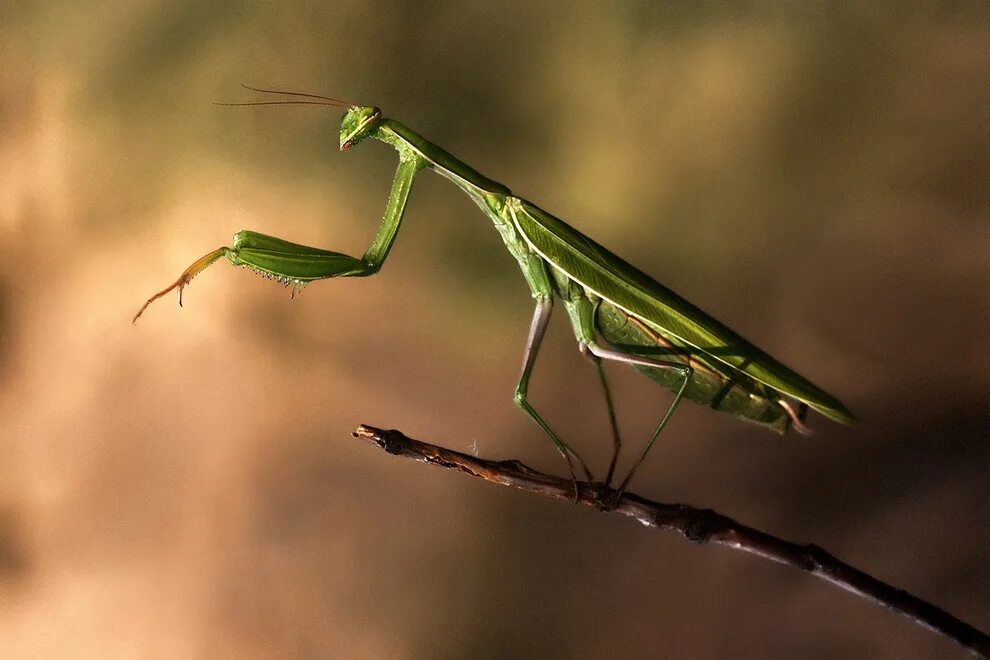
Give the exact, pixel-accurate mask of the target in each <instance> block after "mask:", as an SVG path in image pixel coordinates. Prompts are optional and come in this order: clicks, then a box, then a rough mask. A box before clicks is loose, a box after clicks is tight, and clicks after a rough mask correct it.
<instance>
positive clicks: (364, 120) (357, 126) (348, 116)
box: [340, 105, 382, 151]
mask: <svg viewBox="0 0 990 660" xmlns="http://www.w3.org/2000/svg"><path fill="white" fill-rule="evenodd" d="M381 118H382V111H381V110H379V109H378V108H376V107H374V106H371V105H367V106H352V107H351V108H349V109H348V110H347V112H345V113H344V118H343V119H341V120H340V150H341V151H347V150H348V149H350V148H351V147H353V146H354V145H355V144H357V143H358V142H360V141H361V140H363V139H364V138H366V137H368V135H369V134H370V133H371V132H372V131H374V130H375V128H377V127H378V122H379V121H381Z"/></svg>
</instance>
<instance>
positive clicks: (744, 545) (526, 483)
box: [354, 425, 990, 657]
mask: <svg viewBox="0 0 990 660" xmlns="http://www.w3.org/2000/svg"><path fill="white" fill-rule="evenodd" d="M354 436H355V437H357V438H361V439H363V440H366V441H368V442H373V443H375V444H376V445H378V446H379V447H380V448H381V449H384V450H385V451H386V452H387V453H389V454H394V455H396V456H404V457H406V458H412V459H415V460H417V461H422V462H424V463H430V464H431V465H438V466H440V467H445V468H451V469H455V470H460V471H461V472H464V473H466V474H469V475H471V476H473V477H480V478H481V479H484V480H485V481H490V482H493V483H496V484H499V485H501V486H509V487H511V488H518V489H519V490H524V491H527V492H530V493H536V494H538V495H543V496H544V497H551V498H554V499H558V500H568V501H572V502H573V501H574V486H573V484H572V483H571V481H570V480H568V479H561V478H559V477H555V476H551V475H548V474H544V473H543V472H539V471H537V470H534V469H532V468H530V467H528V466H526V465H524V464H523V463H520V462H519V461H515V460H508V461H490V460H484V459H480V458H475V457H474V456H469V455H468V454H462V453H461V452H458V451H454V450H452V449H446V448H444V447H438V446H437V445H432V444H429V443H426V442H420V441H419V440H413V439H412V438H408V437H406V436H405V435H404V434H403V433H402V432H400V431H394V430H391V431H386V430H383V429H378V428H375V427H372V426H366V425H361V426H359V427H358V428H357V429H356V430H355V431H354ZM577 485H578V499H577V501H578V502H579V503H580V504H584V505H586V506H591V507H595V508H597V509H599V510H601V511H609V512H611V513H617V514H619V515H623V516H629V517H632V518H635V519H636V520H638V521H639V522H641V523H642V524H644V525H647V526H649V527H654V528H656V529H666V530H671V531H676V532H679V533H680V534H681V535H683V536H684V537H685V538H687V539H688V540H691V541H694V542H695V543H714V544H716V545H724V546H728V547H730V548H732V549H734V550H741V551H742V552H748V553H750V554H754V555H757V556H759V557H763V558H764V559H769V560H771V561H775V562H778V563H781V564H786V565H788V566H793V567H794V568H799V569H801V570H803V571H807V572H808V573H811V574H812V575H814V576H815V577H817V578H820V579H822V580H825V581H826V582H829V583H831V584H833V585H835V586H837V587H841V588H842V589H845V590H846V591H851V592H852V593H854V594H857V595H859V596H862V597H863V598H866V599H868V600H871V601H873V602H874V603H877V604H879V605H883V606H884V607H887V608H889V609H891V610H893V611H894V612H897V613H898V614H901V615H903V616H905V617H907V618H908V619H910V620H912V621H913V622H914V623H916V624H918V625H920V626H923V627H925V628H928V629H929V630H933V631H935V632H937V633H940V634H942V635H945V636H946V637H948V638H949V639H951V640H953V641H954V642H956V643H957V644H959V645H960V646H962V647H963V648H965V649H967V650H969V651H971V652H972V653H973V654H975V655H979V656H982V657H990V636H988V635H987V634H986V633H984V632H981V631H980V630H977V629H976V628H974V627H973V626H971V625H969V624H968V623H965V622H964V621H961V620H959V619H957V618H956V617H954V616H952V615H951V614H949V613H948V612H946V611H945V610H943V609H941V608H939V607H936V606H935V605H932V604H931V603H929V602H926V601H924V600H922V599H920V598H918V597H917V596H914V595H912V594H909V593H908V592H906V591H904V590H902V589H897V588H895V587H892V586H891V585H889V584H887V583H885V582H881V581H880V580H878V579H876V578H875V577H873V576H871V575H868V574H867V573H864V572H863V571H860V570H858V569H856V568H853V567H852V566H850V565H849V564H846V563H845V562H842V561H840V560H838V559H836V558H835V557H834V556H832V555H831V554H829V553H828V552H826V551H825V550H823V549H822V548H820V547H818V546H817V545H811V544H809V545H801V544H798V543H792V542H790V541H785V540H783V539H781V538H778V537H776V536H773V535H771V534H767V533H766V532H762V531H760V530H758V529H754V528H752V527H749V526H747V525H743V524H742V523H739V522H736V521H735V520H733V519H732V518H729V517H728V516H724V515H722V514H721V513H718V512H716V511H712V510H711V509H698V508H695V507H692V506H687V505H685V504H664V503H660V502H653V501H651V500H648V499H646V498H643V497H640V496H638V495H634V494H633V493H624V494H623V495H622V499H621V500H620V501H619V502H618V503H617V504H616V503H615V502H614V499H615V494H616V493H615V491H614V490H612V489H611V488H606V487H605V486H603V485H602V484H593V483H587V482H578V484H577Z"/></svg>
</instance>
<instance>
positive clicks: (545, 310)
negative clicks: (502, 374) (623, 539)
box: [514, 297, 593, 499]
mask: <svg viewBox="0 0 990 660" xmlns="http://www.w3.org/2000/svg"><path fill="white" fill-rule="evenodd" d="M552 311H553V298H551V297H546V298H537V301H536V309H535V310H534V311H533V321H532V323H530V327H529V337H528V338H527V339H526V352H525V354H524V355H523V367H522V374H520V376H519V382H518V383H517V384H516V391H515V397H514V400H515V402H516V405H517V406H519V407H520V408H521V409H522V411H523V412H524V413H526V415H527V416H529V418H530V419H532V420H533V421H534V422H536V423H537V425H538V426H539V427H540V428H541V429H543V432H544V433H546V434H547V435H548V436H550V439H551V440H553V443H554V445H556V447H557V451H559V452H560V454H561V456H563V457H564V460H565V461H567V468H568V470H570V473H571V481H572V482H574V495H575V499H576V498H577V496H578V489H577V477H576V476H575V474H574V461H577V464H578V466H579V467H580V468H581V471H582V472H583V473H584V476H585V478H586V479H587V480H588V481H592V480H593V479H592V476H591V472H590V471H589V470H588V466H587V465H585V462H584V461H583V460H581V457H580V456H578V454H577V452H575V451H574V450H573V449H571V448H570V447H569V446H567V443H565V442H564V441H563V440H561V439H560V437H559V436H558V435H557V434H556V433H554V431H553V429H551V428H550V426H549V425H548V424H547V423H546V422H545V421H543V418H542V417H540V414H539V413H538V412H536V410H535V409H534V408H533V406H531V405H530V403H529V400H528V391H529V377H530V375H532V373H533V367H534V366H535V365H536V356H537V355H538V354H539V352H540V345H541V344H542V343H543V337H544V335H546V330H547V323H548V322H549V321H550V313H551V312H552Z"/></svg>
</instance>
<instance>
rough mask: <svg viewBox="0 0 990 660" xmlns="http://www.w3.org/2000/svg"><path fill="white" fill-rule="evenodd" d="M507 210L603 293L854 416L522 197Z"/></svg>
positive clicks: (771, 380)
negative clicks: (516, 204)
mask: <svg viewBox="0 0 990 660" xmlns="http://www.w3.org/2000/svg"><path fill="white" fill-rule="evenodd" d="M512 211H513V214H514V216H515V221H516V224H517V226H518V228H519V231H520V232H521V233H522V235H523V236H524V237H525V239H526V241H527V242H528V243H529V244H530V245H531V246H532V247H533V249H535V250H536V251H537V252H539V253H540V254H541V255H542V256H543V257H544V258H545V259H546V260H547V261H548V262H550V263H551V264H552V265H553V266H555V267H557V268H559V269H560V270H562V271H564V272H565V273H567V275H568V276H570V277H571V278H572V279H574V280H575V281H577V282H580V283H581V284H582V285H584V286H585V287H587V288H588V289H590V290H591V291H594V292H595V293H596V294H598V295H599V296H601V297H602V298H605V299H606V300H609V301H611V302H612V303H614V304H615V305H618V306H619V307H621V308H622V309H625V310H626V311H627V312H629V313H631V314H633V315H635V316H637V317H639V318H641V319H642V320H643V321H645V322H646V323H648V324H650V325H654V326H656V327H657V329H658V330H661V331H663V332H664V333H667V334H671V335H674V336H676V337H677V338H679V339H680V340H682V341H684V342H686V343H688V344H690V345H692V346H694V347H696V348H698V349H700V350H702V351H704V352H705V353H708V354H709V355H711V356H712V357H713V358H715V359H717V360H719V361H720V362H722V363H724V364H726V365H728V366H730V367H733V368H734V369H738V370H740V371H742V372H744V373H746V374H748V375H750V376H752V377H753V378H755V379H756V380H758V381H760V382H761V383H763V384H765V385H767V386H769V387H772V388H774V389H776V390H778V391H779V392H781V393H782V394H786V395H787V396H791V397H793V398H795V399H797V400H799V401H803V402H804V403H807V404H808V405H809V406H811V407H812V408H814V409H815V410H817V411H818V412H820V413H821V414H823V415H825V416H826V417H829V418H831V419H834V420H835V421H837V422H843V423H846V424H848V423H850V422H852V421H853V420H854V418H853V416H852V413H850V412H849V411H848V410H847V409H846V407H845V406H844V405H842V402H840V401H839V400H838V399H836V398H835V397H833V396H832V395H830V394H829V393H828V392H825V391H824V390H822V389H821V388H819V387H817V386H816V385H814V384H813V383H811V382H810V381H808V380H807V379H806V378H804V377H802V376H800V375H799V374H797V373H795V372H794V371H792V370H791V369H789V368H788V367H786V366H784V365H783V364H781V363H780V362H778V361H777V360H775V359H774V358H772V357H770V356H769V355H768V354H766V353H764V352H763V351H761V350H760V349H759V348H757V347H756V346H754V345H753V344H751V343H750V342H748V341H746V340H745V339H743V338H742V337H740V336H739V335H738V334H736V333H735V332H733V331H732V330H730V329H729V328H727V327H726V326H725V325H723V324H722V323H721V322H719V321H717V320H715V319H714V318H712V317H711V316H709V315H708V314H706V313H705V312H703V311H701V310H700V309H698V308H697V307H695V306H694V305H692V304H691V303H689V302H688V301H686V300H684V299H683V298H681V297H680V296H679V295H677V294H676V293H674V292H673V291H671V290H670V289H668V288H667V287H665V286H663V285H662V284H660V283H659V282H657V281H656V280H654V279H653V278H651V277H650V276H649V275H646V274H645V273H643V272H642V271H640V270H638V269H636V268H635V267H634V266H631V265H630V264H628V263H626V262H625V261H623V260H622V259H620V258H619V257H617V256H615V255H614V254H612V253H611V252H609V251H608V250H606V249H605V248H603V247H602V246H601V245H598V244H597V243H595V242H594V241H593V240H591V239H590V238H588V237H587V236H585V235H584V234H581V233H580V232H578V231H577V230H576V229H574V228H573V227H571V226H569V225H567V224H566V223H564V222H563V221H562V220H560V219H558V218H555V217H554V216H552V215H550V214H549V213H547V212H546V211H543V210H542V209H540V208H539V207H536V206H534V205H532V204H530V203H529V202H526V201H521V203H520V204H519V205H518V206H516V207H514V208H513V209H512Z"/></svg>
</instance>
